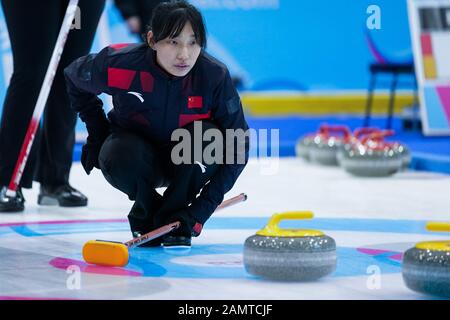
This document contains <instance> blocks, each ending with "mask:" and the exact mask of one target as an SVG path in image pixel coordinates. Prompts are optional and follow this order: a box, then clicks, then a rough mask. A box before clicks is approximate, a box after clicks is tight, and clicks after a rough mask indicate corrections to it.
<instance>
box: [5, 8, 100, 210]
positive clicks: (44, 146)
mask: <svg viewBox="0 0 450 320" xmlns="http://www.w3.org/2000/svg"><path fill="white" fill-rule="evenodd" d="M68 3H69V1H68V0H64V1H60V0H40V1H27V0H2V1H1V5H2V9H3V12H4V16H5V20H6V25H7V27H8V34H9V38H10V41H11V49H12V54H13V60H14V72H13V74H12V77H11V81H10V84H9V87H8V90H7V92H6V97H5V101H4V105H3V113H2V118H1V123H0V188H1V191H0V212H20V211H23V210H24V209H25V206H24V202H25V199H24V197H23V193H22V188H31V187H32V182H33V180H35V181H38V182H40V193H39V196H38V204H40V205H60V206H67V207H76V206H86V205H87V201H88V199H87V197H86V196H84V195H83V194H82V193H81V192H79V191H78V190H76V189H74V188H73V187H71V186H70V185H69V173H70V169H71V166H72V154H73V147H74V143H75V125H76V119H77V117H76V114H75V112H74V111H73V110H72V109H71V108H70V102H69V97H68V95H67V91H66V82H65V79H64V74H63V70H64V68H65V67H67V66H68V65H69V63H70V62H72V61H73V60H75V59H76V58H78V57H80V56H83V55H86V54H88V53H89V51H90V48H91V45H92V42H93V40H94V35H95V31H96V29H97V24H98V21H99V19H100V16H101V14H102V12H103V9H104V5H105V1H104V0H80V2H79V4H78V7H79V16H78V18H79V19H80V21H79V28H77V27H76V28H74V29H72V30H71V31H70V32H69V35H68V38H67V42H66V44H65V47H64V51H63V53H62V56H61V60H60V63H59V65H58V69H57V71H56V74H55V78H54V81H53V84H52V88H51V91H50V94H49V97H48V100H47V104H46V107H45V113H44V117H43V121H42V125H41V128H40V130H39V131H38V133H37V135H36V139H35V141H34V143H33V147H32V149H31V152H30V156H29V158H28V162H27V165H26V166H25V169H24V173H23V176H22V179H21V181H20V184H19V188H18V190H17V193H16V196H15V197H14V198H12V197H9V196H6V190H7V186H8V184H9V182H10V179H11V177H12V173H13V170H14V167H15V165H16V162H17V159H18V157H19V152H20V149H21V147H22V143H23V141H24V138H25V133H26V131H27V128H28V125H29V122H30V119H31V115H32V114H33V111H34V107H35V105H36V101H37V98H38V95H39V92H40V89H41V86H42V83H43V79H44V77H45V73H46V71H47V67H48V65H49V62H50V58H51V55H52V52H53V49H54V46H55V43H56V39H57V37H58V34H59V31H60V28H61V24H62V21H63V19H64V15H65V12H66V9H67V5H68Z"/></svg>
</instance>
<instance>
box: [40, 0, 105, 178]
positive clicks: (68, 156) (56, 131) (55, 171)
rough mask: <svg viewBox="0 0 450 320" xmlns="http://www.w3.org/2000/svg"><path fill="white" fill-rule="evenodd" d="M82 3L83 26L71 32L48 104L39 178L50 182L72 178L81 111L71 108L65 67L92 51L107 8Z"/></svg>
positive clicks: (85, 0) (99, 0) (86, 0)
mask: <svg viewBox="0 0 450 320" xmlns="http://www.w3.org/2000/svg"><path fill="white" fill-rule="evenodd" d="M63 2H65V1H63ZM78 6H79V8H80V29H75V28H74V29H72V30H71V31H70V32H69V35H68V37H67V42H66V45H65V46H64V51H63V54H62V55H61V61H60V63H59V66H58V69H57V72H56V75H55V79H54V81H53V85H52V89H51V91H50V95H49V98H48V101H47V105H46V107H45V113H44V122H43V127H42V131H41V133H42V137H41V141H40V142H41V143H40V147H39V152H38V160H37V165H36V172H35V180H36V181H39V182H41V183H42V184H44V185H46V186H58V185H62V184H65V183H68V182H69V173H70V168H71V166H72V157H73V147H74V144H75V125H76V121H77V115H76V113H75V112H74V111H73V110H72V109H71V108H70V101H69V96H68V94H67V91H66V82H65V78H64V68H65V67H67V66H68V65H69V64H70V63H71V62H72V61H74V60H75V59H77V58H79V57H81V56H84V55H86V54H88V53H89V51H90V49H91V45H92V43H93V41H94V35H95V31H96V29H97V25H98V21H99V20H100V16H101V14H102V12H103V8H104V0H95V1H92V0H80V2H79V3H78ZM66 8H67V5H66V4H65V5H63V6H62V8H61V9H62V11H61V13H60V16H61V17H64V13H65V10H66ZM61 23H62V20H61Z"/></svg>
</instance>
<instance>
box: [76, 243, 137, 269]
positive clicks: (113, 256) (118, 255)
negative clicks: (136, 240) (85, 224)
mask: <svg viewBox="0 0 450 320" xmlns="http://www.w3.org/2000/svg"><path fill="white" fill-rule="evenodd" d="M83 258H84V261H86V262H87V263H91V264H98V265H102V266H109V267H123V266H126V265H127V263H128V247H127V246H126V245H124V244H123V243H121V242H112V241H102V240H90V241H88V242H86V243H85V244H84V246H83Z"/></svg>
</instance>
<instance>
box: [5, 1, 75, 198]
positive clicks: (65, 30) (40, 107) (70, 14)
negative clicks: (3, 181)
mask: <svg viewBox="0 0 450 320" xmlns="http://www.w3.org/2000/svg"><path fill="white" fill-rule="evenodd" d="M77 6H78V0H70V2H69V4H68V6H67V10H66V14H65V15H64V20H63V22H62V25H61V29H60V31H59V35H58V39H57V40H56V44H55V48H54V49H53V53H52V57H51V59H50V63H49V65H48V68H47V72H46V73H45V78H44V81H43V83H42V87H41V91H40V92H39V97H38V100H37V102H36V105H35V107H34V112H33V116H32V118H31V120H30V124H29V126H28V129H27V132H26V134H25V139H24V141H23V144H22V148H21V150H20V153H19V157H18V159H17V162H16V166H15V168H14V171H13V175H12V177H11V181H10V183H9V186H8V190H7V192H6V195H7V196H9V197H14V196H15V195H16V191H17V188H18V186H19V182H20V179H21V178H22V173H23V170H24V168H25V165H26V163H27V159H28V155H29V154H30V150H31V146H32V144H33V140H34V137H35V134H36V131H37V129H38V127H39V121H40V119H41V116H42V113H43V112H44V108H45V104H46V102H47V98H48V95H49V93H50V89H51V87H52V83H53V78H54V77H55V73H56V70H57V68H58V64H59V61H60V59H61V54H62V52H63V50H64V45H65V43H66V40H67V36H68V34H69V31H70V27H71V26H72V22H73V19H74V18H75V13H76V10H77Z"/></svg>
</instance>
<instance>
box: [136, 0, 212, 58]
mask: <svg viewBox="0 0 450 320" xmlns="http://www.w3.org/2000/svg"><path fill="white" fill-rule="evenodd" d="M187 22H190V23H191V26H192V30H193V31H194V35H195V40H196V41H197V43H198V44H199V45H200V47H202V48H203V49H205V48H206V28H205V23H204V21H203V17H202V14H201V13H200V12H199V11H198V10H197V8H196V7H194V6H193V5H191V4H189V3H188V2H186V1H170V2H162V3H160V4H159V5H157V6H156V7H155V9H153V13H152V17H151V19H150V21H149V23H148V25H147V28H146V34H145V35H143V37H144V39H145V40H146V39H147V33H148V32H149V31H150V30H151V31H152V32H153V40H154V41H155V42H158V41H160V40H162V39H165V38H175V37H177V36H178V35H179V34H180V33H181V31H182V30H183V28H184V26H185V25H186V23H187Z"/></svg>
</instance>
